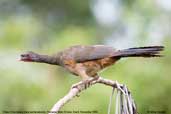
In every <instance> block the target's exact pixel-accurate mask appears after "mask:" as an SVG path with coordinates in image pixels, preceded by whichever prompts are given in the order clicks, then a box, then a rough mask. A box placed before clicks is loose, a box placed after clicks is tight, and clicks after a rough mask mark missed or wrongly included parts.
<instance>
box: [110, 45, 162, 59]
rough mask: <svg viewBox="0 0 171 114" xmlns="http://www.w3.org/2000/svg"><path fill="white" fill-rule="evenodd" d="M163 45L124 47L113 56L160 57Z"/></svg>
mask: <svg viewBox="0 0 171 114" xmlns="http://www.w3.org/2000/svg"><path fill="white" fill-rule="evenodd" d="M163 50H164V46H148V47H136V48H129V49H124V50H120V51H118V52H116V53H115V54H114V55H113V57H119V58H120V57H161V56H162V55H160V51H163Z"/></svg>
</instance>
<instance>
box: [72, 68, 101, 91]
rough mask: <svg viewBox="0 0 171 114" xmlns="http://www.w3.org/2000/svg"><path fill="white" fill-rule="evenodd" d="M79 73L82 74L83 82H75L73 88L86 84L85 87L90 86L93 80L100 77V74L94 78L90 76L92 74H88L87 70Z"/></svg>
mask: <svg viewBox="0 0 171 114" xmlns="http://www.w3.org/2000/svg"><path fill="white" fill-rule="evenodd" d="M79 74H80V76H81V78H82V82H79V83H76V84H74V85H73V86H72V88H78V86H80V85H84V86H85V89H86V88H87V87H89V86H90V84H91V82H93V81H94V80H97V79H98V76H96V77H93V78H92V77H90V76H88V75H87V74H86V72H85V71H82V72H79Z"/></svg>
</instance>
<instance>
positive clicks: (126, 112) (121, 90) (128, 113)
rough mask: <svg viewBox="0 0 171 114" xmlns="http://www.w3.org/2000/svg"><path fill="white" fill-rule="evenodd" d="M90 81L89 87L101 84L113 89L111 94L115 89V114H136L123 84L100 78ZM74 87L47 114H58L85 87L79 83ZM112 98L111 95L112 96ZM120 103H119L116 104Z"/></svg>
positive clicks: (132, 101)
mask: <svg viewBox="0 0 171 114" xmlns="http://www.w3.org/2000/svg"><path fill="white" fill-rule="evenodd" d="M89 81H91V83H90V85H89V86H88V87H90V86H92V85H94V84H96V83H101V84H104V85H107V86H111V87H113V94H114V90H115V89H114V88H116V89H117V96H116V102H117V103H116V109H115V112H116V114H137V109H136V105H135V103H134V100H133V99H132V97H131V94H130V92H129V90H128V89H127V87H126V86H125V85H123V84H119V83H118V82H117V81H112V80H109V79H104V78H102V77H98V78H97V79H96V80H94V78H91V79H89ZM75 85H77V86H76V87H71V89H70V91H69V92H68V94H67V95H65V96H64V97H63V98H61V99H60V100H59V101H57V103H56V104H55V105H54V106H53V108H52V109H51V111H49V114H58V111H59V110H60V109H61V108H62V107H63V106H64V105H65V104H66V103H67V102H69V101H70V100H72V99H73V98H74V97H75V96H78V95H79V93H80V92H81V91H83V90H85V89H86V88H87V87H86V85H85V84H84V83H82V81H81V82H79V83H77V84H74V86H75ZM112 96H113V95H112ZM112 96H111V98H110V104H109V108H108V114H109V113H110V106H111V100H112ZM119 97H120V100H119ZM118 102H120V103H118Z"/></svg>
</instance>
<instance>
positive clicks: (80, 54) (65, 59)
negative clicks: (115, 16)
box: [20, 45, 164, 83]
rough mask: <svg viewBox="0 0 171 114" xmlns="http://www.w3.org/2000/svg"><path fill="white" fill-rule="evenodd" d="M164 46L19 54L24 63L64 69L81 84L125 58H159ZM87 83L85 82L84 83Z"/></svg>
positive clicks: (79, 48)
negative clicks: (49, 53)
mask: <svg viewBox="0 0 171 114" xmlns="http://www.w3.org/2000/svg"><path fill="white" fill-rule="evenodd" d="M163 50H164V46H145V47H134V48H128V49H122V50H116V49H114V48H113V47H111V46H107V45H75V46H71V47H69V48H66V49H64V50H63V51H59V52H58V53H56V54H52V55H44V54H38V53H35V52H32V51H28V52H26V53H24V54H21V57H20V60H21V61H24V62H38V63H47V64H51V65H58V66H61V67H63V68H65V69H66V70H67V71H69V72H70V73H72V74H73V75H75V76H79V77H81V80H82V81H83V82H86V81H87V80H88V79H90V78H93V77H96V76H97V75H98V73H99V72H100V71H102V70H103V69H104V68H108V67H109V66H112V65H114V64H115V63H116V62H117V61H118V60H120V59H121V58H126V57H145V58H147V57H161V56H162V55H161V54H160V52H161V51H163ZM86 83H87V82H86Z"/></svg>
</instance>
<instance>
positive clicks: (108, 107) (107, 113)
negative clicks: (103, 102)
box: [107, 87, 115, 114]
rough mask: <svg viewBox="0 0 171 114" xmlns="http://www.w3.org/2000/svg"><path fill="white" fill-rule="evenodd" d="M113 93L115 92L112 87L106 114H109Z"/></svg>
mask: <svg viewBox="0 0 171 114" xmlns="http://www.w3.org/2000/svg"><path fill="white" fill-rule="evenodd" d="M114 91H115V88H114V87H113V88H112V94H111V96H110V100H109V106H108V113H107V114H110V110H111V105H112V99H113V94H114Z"/></svg>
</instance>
